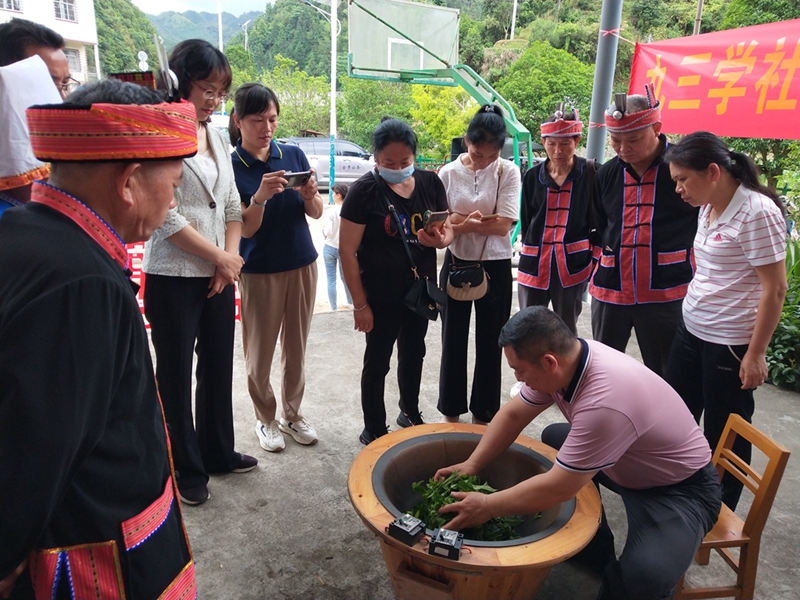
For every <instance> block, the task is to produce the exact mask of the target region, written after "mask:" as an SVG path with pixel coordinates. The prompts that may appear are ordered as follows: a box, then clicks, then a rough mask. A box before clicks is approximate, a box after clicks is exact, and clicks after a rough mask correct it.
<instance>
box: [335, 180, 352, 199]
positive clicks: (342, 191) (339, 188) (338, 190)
mask: <svg viewBox="0 0 800 600" xmlns="http://www.w3.org/2000/svg"><path fill="white" fill-rule="evenodd" d="M349 189H350V186H349V185H347V184H346V183H334V184H333V188H332V189H331V193H333V194H339V195H340V196H341V197H342V198H344V197H345V196H347V190H349Z"/></svg>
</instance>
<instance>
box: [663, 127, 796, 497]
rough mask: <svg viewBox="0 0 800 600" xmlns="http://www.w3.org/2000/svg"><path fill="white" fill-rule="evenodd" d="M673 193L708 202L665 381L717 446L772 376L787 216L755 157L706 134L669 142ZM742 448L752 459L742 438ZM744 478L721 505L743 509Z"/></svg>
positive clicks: (725, 490) (730, 483)
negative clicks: (732, 418) (770, 356)
mask: <svg viewBox="0 0 800 600" xmlns="http://www.w3.org/2000/svg"><path fill="white" fill-rule="evenodd" d="M664 160H665V162H668V163H669V170H670V174H671V175H672V179H673V180H674V181H675V189H676V191H677V192H678V193H679V194H680V195H681V198H683V200H684V202H687V203H688V204H690V205H691V206H696V207H700V215H699V220H698V224H697V235H696V236H695V239H694V258H695V263H696V271H695V276H694V279H692V282H691V283H690V284H689V289H688V291H687V292H686V298H684V300H683V323H681V325H680V326H679V327H678V331H677V332H676V333H675V339H674V341H673V343H672V351H671V352H670V356H669V363H668V365H667V372H666V380H667V381H668V382H669V384H670V385H672V387H673V388H675V390H676V391H677V392H678V393H679V394H680V395H681V397H682V398H683V400H684V402H686V405H687V406H688V407H689V410H691V411H692V414H693V415H694V417H695V419H696V420H697V421H698V422H699V421H700V417H701V416H703V426H704V431H705V435H706V438H707V439H708V443H709V444H710V445H711V448H712V449H715V448H716V447H717V443H718V442H719V439H720V437H721V435H722V430H723V429H724V427H725V423H726V422H727V420H728V416H729V415H731V414H738V415H741V416H742V417H743V418H744V419H746V420H747V421H748V422H750V421H752V418H753V412H754V411H755V401H754V398H753V390H754V389H756V388H757V387H758V386H760V385H761V384H762V383H764V381H765V380H766V378H767V361H766V357H765V353H766V350H767V346H768V345H769V341H770V339H771V338H772V334H773V332H774V331H775V327H776V326H777V325H778V321H779V320H780V315H781V309H782V308H783V300H784V297H785V296H786V288H787V283H786V267H785V257H786V221H785V220H784V217H783V209H782V207H781V205H780V201H779V200H778V198H777V196H776V195H775V194H774V193H773V192H772V191H771V190H770V189H768V188H766V187H764V186H763V185H761V183H760V181H759V178H758V169H757V167H756V165H755V164H754V163H753V161H752V160H751V159H750V157H749V156H747V155H746V154H742V153H740V152H732V151H730V150H728V147H727V146H726V145H725V144H724V143H723V141H722V140H721V139H719V138H718V137H717V136H716V135H714V134H713V133H708V132H705V131H698V132H696V133H692V134H690V135H687V136H686V137H684V138H683V139H682V140H681V141H680V143H679V144H677V145H675V146H670V147H669V149H668V150H667V153H666V156H665V157H664ZM733 450H734V452H736V454H738V455H739V456H740V457H741V458H743V459H744V460H746V461H747V462H749V461H750V454H751V446H750V444H749V443H748V442H746V441H744V440H742V439H741V438H739V439H738V440H737V441H736V443H735V444H734V446H733ZM741 491H742V483H741V482H740V481H739V480H738V479H736V478H735V477H731V476H729V475H727V474H726V476H725V477H724V478H723V480H722V501H723V502H724V503H725V504H727V505H728V507H729V508H730V509H731V510H735V509H736V504H737V503H738V501H739V496H740V494H741Z"/></svg>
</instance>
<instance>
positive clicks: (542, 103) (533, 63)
mask: <svg viewBox="0 0 800 600" xmlns="http://www.w3.org/2000/svg"><path fill="white" fill-rule="evenodd" d="M593 77H594V69H593V67H592V66H590V65H586V64H584V63H582V62H581V61H579V60H578V59H577V58H575V57H574V56H572V54H570V53H569V52H566V51H564V50H559V49H557V48H553V47H552V46H551V45H550V44H548V43H546V42H532V43H531V45H530V47H529V48H528V49H527V50H526V51H525V52H524V53H523V54H522V56H521V57H520V59H519V60H518V61H517V62H516V63H514V64H513V65H512V66H511V68H510V69H509V70H508V73H507V74H506V75H505V76H504V77H502V78H501V79H500V80H499V81H498V82H497V84H496V86H495V88H496V89H497V91H498V92H500V94H501V95H502V96H503V97H504V98H505V99H506V100H508V101H509V102H510V103H511V104H512V105H513V106H514V107H515V112H516V115H517V119H519V120H520V121H521V122H522V124H523V125H525V126H526V127H527V128H528V129H529V130H530V131H531V132H532V133H533V135H534V137H535V136H536V132H538V131H539V126H540V125H541V124H542V123H543V122H544V121H545V119H546V118H547V117H548V116H549V115H550V114H551V113H552V112H553V108H554V106H555V104H556V103H557V102H567V104H569V105H570V106H574V107H575V108H577V109H578V111H579V112H580V114H581V116H582V118H583V119H584V123H586V121H587V119H588V118H589V106H590V103H591V95H592V83H593Z"/></svg>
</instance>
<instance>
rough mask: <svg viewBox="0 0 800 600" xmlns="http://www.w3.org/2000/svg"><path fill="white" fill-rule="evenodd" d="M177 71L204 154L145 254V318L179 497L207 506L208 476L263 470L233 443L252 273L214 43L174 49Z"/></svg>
mask: <svg viewBox="0 0 800 600" xmlns="http://www.w3.org/2000/svg"><path fill="white" fill-rule="evenodd" d="M169 64H170V67H171V69H172V70H173V71H174V72H175V74H176V75H177V77H178V83H179V86H178V88H179V91H180V93H181V95H182V96H183V97H184V98H185V99H186V100H188V101H189V102H191V103H192V104H194V105H195V108H196V110H197V141H198V151H197V155H196V156H194V157H192V158H188V159H185V160H184V161H183V178H182V179H181V185H180V187H178V188H177V189H176V190H175V200H176V203H177V206H176V208H173V209H171V210H170V211H169V213H168V214H167V218H166V221H165V222H164V224H163V225H162V226H161V227H160V228H159V229H158V230H157V231H156V232H155V233H154V234H153V237H152V238H151V239H150V241H149V242H148V243H147V245H146V247H145V255H144V264H143V267H142V269H143V271H144V272H145V273H146V278H145V290H144V309H145V316H146V317H147V319H148V321H149V322H150V329H151V334H152V340H153V347H154V348H155V352H156V379H157V380H158V390H159V393H160V394H161V400H162V403H163V405H164V413H165V416H166V419H167V424H168V426H169V431H170V438H171V441H172V454H173V459H174V462H175V471H176V477H177V483H178V490H179V492H180V497H181V500H182V501H183V502H184V503H186V504H202V503H203V502H205V501H206V500H207V499H208V498H209V493H208V486H207V484H208V474H209V473H230V472H234V473H242V472H245V471H250V470H251V469H253V468H254V467H255V466H256V464H257V462H258V461H257V460H256V459H255V458H253V457H252V456H247V455H245V454H240V453H238V452H236V451H235V450H234V435H233V411H232V386H233V338H234V313H235V303H234V283H235V282H236V281H238V279H239V274H240V272H241V268H242V265H243V264H244V261H243V260H242V258H241V257H240V256H239V238H240V237H241V231H242V215H241V207H240V199H239V192H238V191H237V189H236V184H235V181H234V176H233V169H232V167H231V161H230V141H229V139H227V132H225V133H223V132H222V131H220V130H218V129H216V128H214V127H211V126H209V119H210V118H211V114H212V113H213V112H214V111H215V110H216V109H217V107H218V106H219V104H220V102H222V101H224V100H226V99H227V97H228V90H229V88H230V85H231V69H230V66H229V64H228V61H227V59H226V58H225V55H224V54H222V52H220V51H219V50H217V49H216V48H214V47H213V46H212V45H211V44H209V43H208V42H205V41H203V40H187V41H184V42H181V43H179V44H178V45H177V46H175V48H174V49H173V51H172V55H171V56H170V58H169ZM195 351H196V352H197V389H196V392H195V418H194V419H193V418H192V360H193V354H194V352H195Z"/></svg>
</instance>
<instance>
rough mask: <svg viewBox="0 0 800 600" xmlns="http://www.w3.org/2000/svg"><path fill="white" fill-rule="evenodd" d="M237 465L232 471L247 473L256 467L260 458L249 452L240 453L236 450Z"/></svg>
mask: <svg viewBox="0 0 800 600" xmlns="http://www.w3.org/2000/svg"><path fill="white" fill-rule="evenodd" d="M236 458H237V460H236V466H235V467H234V468H233V469H231V473H247V472H248V471H252V470H253V469H255V468H256V465H257V464H258V459H257V458H255V457H254V456H250V455H249V454H240V453H238V452H236Z"/></svg>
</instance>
